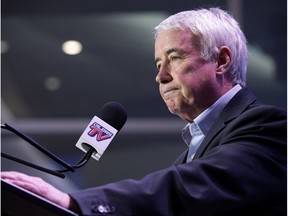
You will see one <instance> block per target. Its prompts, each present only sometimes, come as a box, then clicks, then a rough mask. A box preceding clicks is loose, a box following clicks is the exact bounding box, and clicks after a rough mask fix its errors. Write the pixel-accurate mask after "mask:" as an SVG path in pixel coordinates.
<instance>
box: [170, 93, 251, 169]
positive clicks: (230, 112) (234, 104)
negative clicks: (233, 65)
mask: <svg viewBox="0 0 288 216" xmlns="http://www.w3.org/2000/svg"><path fill="white" fill-rule="evenodd" d="M255 101H256V97H255V95H254V94H253V93H252V92H251V91H250V90H249V89H248V88H243V89H241V90H240V91H239V92H238V93H237V94H236V95H235V96H234V97H233V98H232V99H231V101H230V102H229V103H228V104H227V106H226V107H225V108H224V109H223V110H222V112H221V113H220V115H219V117H218V118H217V119H216V121H215V123H214V124H213V126H212V129H211V130H210V131H209V132H208V134H207V135H206V136H205V138H204V140H203V142H202V144H201V145H200V147H199V149H198V150H197V152H196V154H195V156H194V159H196V158H199V157H201V156H202V155H203V153H204V152H205V150H206V149H207V147H208V146H209V144H210V143H211V141H212V140H213V138H214V137H216V136H217V134H219V133H220V132H221V131H222V130H223V129H224V128H225V127H226V125H227V124H228V123H229V122H230V121H232V120H233V119H235V118H237V117H238V116H239V115H240V114H241V113H242V112H243V111H244V110H245V109H246V108H247V106H249V105H250V104H251V103H253V102H255ZM187 153H188V149H187V150H186V151H184V152H183V153H182V154H181V155H180V156H179V157H178V158H177V160H176V161H175V162H174V164H175V165H176V164H183V163H186V157H187Z"/></svg>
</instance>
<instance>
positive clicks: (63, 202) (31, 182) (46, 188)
mask: <svg viewBox="0 0 288 216" xmlns="http://www.w3.org/2000/svg"><path fill="white" fill-rule="evenodd" d="M1 178H2V179H4V180H5V181H7V182H9V183H12V184H15V185H17V186H19V187H22V188H24V189H26V190H28V191H31V192H33V193H35V194H37V195H39V196H41V197H44V198H46V199H48V200H50V201H52V202H54V203H56V204H58V205H60V206H62V207H64V208H67V209H68V208H69V206H70V203H71V202H72V200H71V198H70V196H69V195H68V194H67V193H64V192H62V191H60V190H58V189H57V188H55V187H54V186H52V185H50V184H49V183H47V182H45V181H44V180H43V179H41V178H39V177H34V176H28V175H25V174H23V173H19V172H1Z"/></svg>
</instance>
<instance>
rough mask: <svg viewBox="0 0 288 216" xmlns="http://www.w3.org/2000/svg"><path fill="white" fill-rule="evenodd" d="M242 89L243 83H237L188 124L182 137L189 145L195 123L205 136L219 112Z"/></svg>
mask: <svg viewBox="0 0 288 216" xmlns="http://www.w3.org/2000/svg"><path fill="white" fill-rule="evenodd" d="M240 89H242V87H241V85H239V84H237V85H235V86H234V87H233V88H232V89H230V90H229V91H228V92H226V93H225V94H224V95H223V96H222V97H220V98H219V99H218V100H217V101H216V102H215V103H214V104H212V105H211V106H210V107H208V108H207V109H206V110H204V111H203V112H202V113H200V115H198V116H197V117H196V118H195V119H194V121H193V122H192V123H189V124H187V125H186V126H185V127H184V128H183V130H182V137H183V140H184V142H185V143H186V144H187V145H188V146H189V145H190V141H191V138H192V135H193V134H192V133H191V132H192V131H193V130H192V128H191V127H193V125H194V126H195V124H197V125H198V127H199V128H200V130H201V131H202V133H203V134H204V136H205V135H206V134H207V133H208V131H209V130H210V128H211V127H212V125H213V123H214V122H215V119H216V118H217V117H218V116H219V113H220V112H221V111H222V110H223V108H224V107H225V106H226V105H227V104H228V102H229V101H230V100H231V99H232V98H233V96H234V95H235V94H236V93H237V92H238V91H239V90H240Z"/></svg>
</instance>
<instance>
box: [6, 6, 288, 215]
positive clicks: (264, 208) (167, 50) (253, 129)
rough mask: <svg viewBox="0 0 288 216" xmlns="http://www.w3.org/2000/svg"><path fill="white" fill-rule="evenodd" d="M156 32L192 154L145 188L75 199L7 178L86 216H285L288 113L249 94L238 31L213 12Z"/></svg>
mask: <svg viewBox="0 0 288 216" xmlns="http://www.w3.org/2000/svg"><path fill="white" fill-rule="evenodd" d="M155 29H156V34H155V62H156V67H157V69H158V74H157V76H156V81H157V83H158V84H159V90H160V94H161V96H162V98H163V100H164V102H165V103H166V105H167V107H168V109H169V111H170V112H171V113H173V114H176V115H178V116H179V117H180V118H182V119H183V120H185V121H187V123H188V124H187V126H186V127H185V128H184V129H183V134H182V135H183V139H184V141H185V142H186V143H187V145H188V146H189V148H188V149H189V151H188V150H187V151H186V152H184V153H183V154H182V155H181V156H179V158H178V159H177V160H176V162H175V164H173V165H172V166H170V167H168V168H166V169H163V170H160V171H158V172H155V173H151V174H150V175H147V176H145V177H144V178H143V179H141V180H123V181H120V182H115V183H111V184H107V185H103V186H101V187H95V188H91V189H86V190H82V191H78V192H74V193H71V194H66V193H64V192H62V191H59V190H58V189H56V188H54V187H53V186H51V185H49V184H47V183H46V182H44V181H43V180H42V179H39V178H37V177H30V176H27V175H25V174H21V173H15V172H4V173H2V174H1V176H2V178H3V179H5V180H7V181H9V182H12V183H14V184H17V185H19V186H21V187H24V188H26V189H28V190H31V191H32V192H35V193H37V194H39V195H41V196H43V197H45V198H47V199H49V200H51V201H53V202H55V203H58V204H59V205H61V206H63V207H65V208H69V209H72V210H74V211H75V212H78V213H79V214H81V215H98V214H99V215H100V214H113V215H176V216H181V215H197V216H198V215H205V216H206V215H229V216H231V215H233V216H235V215H261V216H264V215H273V216H275V215H286V137H287V136H286V128H287V123H286V112H285V111H282V110H280V109H278V108H275V107H272V106H266V105H262V104H261V103H260V102H258V101H257V99H256V98H255V96H254V95H253V94H252V93H251V92H250V91H249V90H248V89H247V88H246V87H245V83H246V81H245V77H246V66H247V59H248V57H247V56H248V54H247V53H248V52H247V46H246V39H245V36H244V35H243V33H242V31H241V30H240V28H239V26H238V23H237V22H236V21H235V20H234V19H233V18H232V17H231V16H230V15H229V14H228V13H227V12H225V11H223V10H220V9H218V8H210V9H199V10H193V11H186V12H180V13H178V14H175V15H173V16H171V17H169V18H167V19H166V20H164V21H163V22H162V23H160V25H159V26H157V27H156V28H155Z"/></svg>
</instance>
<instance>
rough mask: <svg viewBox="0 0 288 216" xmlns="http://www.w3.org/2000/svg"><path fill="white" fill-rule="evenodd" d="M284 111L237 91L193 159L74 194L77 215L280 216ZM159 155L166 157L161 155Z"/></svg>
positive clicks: (283, 179) (283, 191) (283, 195)
mask: <svg viewBox="0 0 288 216" xmlns="http://www.w3.org/2000/svg"><path fill="white" fill-rule="evenodd" d="M286 130H287V121H286V111H283V110H280V109H278V108H275V107H272V106H266V105H262V104H261V103H259V102H258V101H257V100H256V97H255V96H254V95H253V94H252V93H251V92H250V91H249V90H248V89H247V88H244V89H242V90H240V91H239V92H238V93H237V94H236V95H235V96H234V98H232V100H231V101H230V102H229V103H228V105H227V106H226V107H225V108H224V110H223V111H222V112H221V113H220V114H219V117H218V118H217V120H216V122H215V124H214V125H213V127H212V129H211V131H209V132H208V134H207V135H206V137H205V139H204V140H203V143H202V144H201V146H200V147H199V149H198V151H197V153H196V155H195V157H194V159H193V160H192V161H191V162H190V163H185V160H186V155H187V152H184V153H183V154H182V155H181V156H180V157H179V158H178V159H177V160H176V162H175V164H174V165H172V166H170V167H168V168H167V169H164V170H160V171H158V172H155V173H151V174H150V175H147V176H146V177H144V178H143V179H141V180H124V181H120V182H116V183H112V184H107V185H104V186H101V187H95V188H91V189H87V190H83V191H79V192H75V193H72V194H71V196H72V198H73V199H74V200H75V201H76V202H77V203H78V205H79V208H80V209H81V211H82V214H83V215H101V214H112V215H121V216H126V215H127V216H128V215H145V216H150V215H152V216H154V215H175V216H182V215H185V216H186V215H196V216H206V215H221V216H222V215H227V216H228V215H229V216H236V215H241V216H243V215H254V216H255V215H261V216H265V215H271V216H276V215H286V203H287V202H286V154H287V150H286V144H287V131H286ZM163 151H165V150H163Z"/></svg>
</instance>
